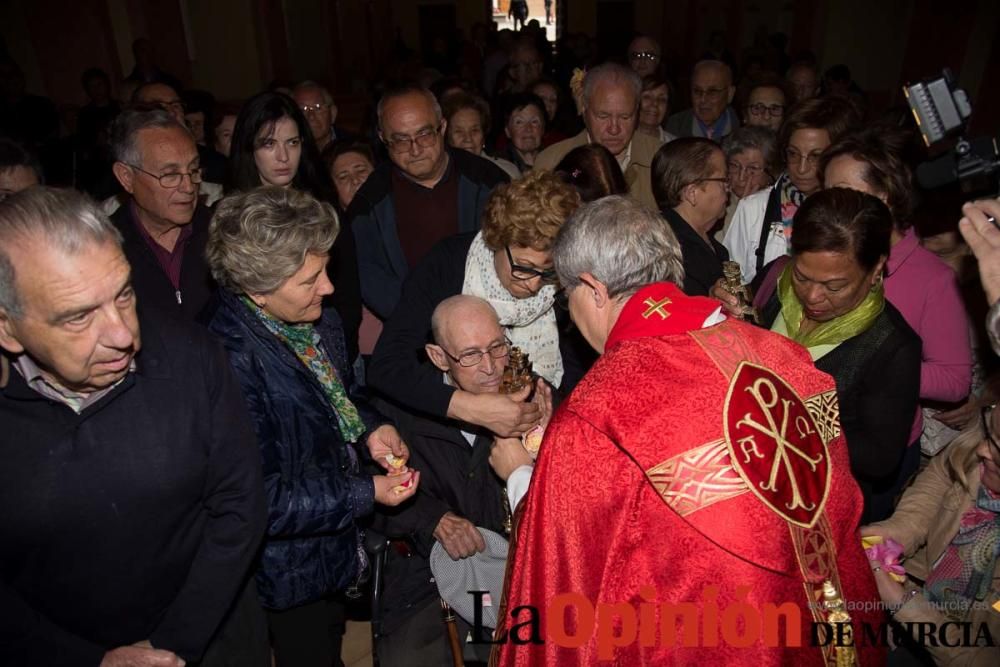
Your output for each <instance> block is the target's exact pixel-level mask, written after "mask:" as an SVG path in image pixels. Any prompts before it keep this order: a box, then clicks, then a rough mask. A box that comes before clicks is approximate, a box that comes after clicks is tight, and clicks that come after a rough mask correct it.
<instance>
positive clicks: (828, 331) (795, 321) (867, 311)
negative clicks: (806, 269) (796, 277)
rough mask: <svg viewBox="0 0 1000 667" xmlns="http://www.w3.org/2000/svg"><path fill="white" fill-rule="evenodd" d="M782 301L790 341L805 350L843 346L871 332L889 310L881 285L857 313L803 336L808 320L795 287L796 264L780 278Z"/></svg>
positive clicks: (836, 319) (867, 297)
mask: <svg viewBox="0 0 1000 667" xmlns="http://www.w3.org/2000/svg"><path fill="white" fill-rule="evenodd" d="M778 300H779V301H780V302H781V316H782V317H783V318H784V320H785V326H786V327H788V337H789V338H791V339H792V340H794V341H795V342H796V343H799V344H800V345H802V346H804V347H815V346H817V345H839V344H840V343H843V342H844V341H845V340H847V339H848V338H854V337H855V336H857V335H858V334H860V333H863V332H865V331H867V330H868V328H869V327H871V325H872V323H873V322H875V318H877V317H878V316H879V315H881V314H882V310H883V309H884V308H885V290H884V288H883V287H882V282H881V281H879V283H878V284H877V285H876V286H875V287H874V288H872V289H871V291H869V292H868V295H867V296H866V297H865V299H864V301H862V302H861V303H860V304H858V306H857V307H856V308H855V309H854V310H852V311H851V312H849V313H846V314H844V315H841V316H840V317H835V318H834V319H832V320H830V321H829V322H823V323H821V324H817V325H816V327H815V328H813V330H812V331H810V332H809V333H807V334H803V333H800V330H801V327H802V320H803V319H804V316H803V312H802V304H801V303H800V302H799V299H798V297H796V296H795V289H794V288H793V287H792V263H791V262H789V263H788V266H786V267H785V268H784V270H783V271H782V272H781V276H780V277H779V278H778Z"/></svg>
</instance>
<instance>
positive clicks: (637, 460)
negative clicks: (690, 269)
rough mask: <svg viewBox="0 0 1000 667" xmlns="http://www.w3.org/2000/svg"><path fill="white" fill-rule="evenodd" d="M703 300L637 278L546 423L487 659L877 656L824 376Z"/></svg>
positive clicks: (870, 585) (871, 585) (671, 661)
mask: <svg viewBox="0 0 1000 667" xmlns="http://www.w3.org/2000/svg"><path fill="white" fill-rule="evenodd" d="M718 305H719V304H718V302H717V301H714V300H711V299H707V298H701V297H688V296H685V295H684V294H683V293H682V292H681V291H680V290H679V289H677V287H675V286H674V285H672V284H668V283H658V284H655V285H650V286H648V287H646V288H643V289H642V290H641V291H640V292H638V293H637V294H635V295H634V296H633V297H632V298H631V299H630V300H629V301H628V303H627V304H626V305H625V307H624V309H623V310H622V312H621V315H620V317H619V319H618V322H617V323H616V325H615V327H614V329H613V330H612V332H611V335H610V337H609V339H608V342H607V345H606V346H605V354H604V355H603V356H602V357H601V359H600V360H599V361H598V362H597V363H596V364H595V365H594V367H593V368H592V369H591V371H590V372H589V373H588V374H587V376H586V377H585V378H584V379H583V381H582V382H581V383H580V384H579V385H578V386H577V387H576V389H575V391H574V392H573V394H572V395H571V396H570V397H569V399H568V400H567V401H566V402H565V403H564V404H563V405H562V406H561V408H560V409H559V411H558V412H557V413H556V415H555V416H554V418H553V420H552V422H551V424H550V425H549V427H548V430H547V431H546V434H545V441H544V443H543V444H542V448H541V453H540V455H539V457H538V461H537V464H536V466H535V471H534V476H533V478H532V481H531V488H530V490H529V491H528V494H527V496H526V497H525V499H524V500H523V501H522V502H521V505H520V506H519V508H518V509H519V515H518V519H519V520H518V523H517V526H516V529H515V540H514V543H513V549H512V552H513V558H512V560H511V562H510V563H509V569H508V578H507V585H506V593H507V594H506V601H505V605H504V606H505V609H504V610H503V613H502V615H501V619H500V622H501V627H500V628H499V631H498V638H500V639H501V640H504V639H505V642H504V643H503V644H501V645H499V646H497V647H496V649H495V650H494V656H493V657H494V660H493V662H494V664H501V665H559V666H560V667H564V666H567V665H591V664H597V663H601V664H616V665H628V666H629V667H631V666H634V665H753V666H754V667H766V666H769V665H774V666H777V665H835V664H837V660H838V657H839V659H840V660H842V661H844V662H843V664H862V665H868V664H871V665H881V664H883V663H884V650H883V649H882V648H880V647H873V646H872V644H873V643H874V642H873V641H871V640H870V639H869V640H867V641H866V638H865V637H864V636H863V635H864V633H865V631H864V630H863V629H862V623H867V624H868V625H869V626H870V627H871V628H872V630H871V631H869V634H872V633H873V631H874V630H876V629H877V628H878V625H879V623H880V621H881V618H882V613H881V612H880V611H879V610H878V609H877V608H876V607H877V603H878V599H879V598H878V593H877V591H876V588H875V582H874V579H873V577H872V574H871V571H870V569H869V565H868V562H867V560H866V558H865V555H864V552H863V551H862V549H861V538H860V536H859V535H858V531H857V526H858V521H859V518H860V516H861V508H862V500H861V493H860V491H859V489H858V486H857V484H856V483H855V482H854V480H853V478H852V477H851V473H850V467H849V464H848V457H847V448H846V444H845V442H844V439H843V436H842V435H841V432H840V425H839V421H838V407H837V400H836V394H835V386H834V383H833V380H832V379H831V378H830V377H829V376H828V375H826V374H824V373H822V372H820V371H818V370H816V368H815V367H814V366H813V363H812V361H811V359H810V357H809V355H808V353H807V352H806V350H805V349H804V348H802V347H800V346H799V345H797V344H795V343H793V342H791V341H790V340H788V339H787V338H784V337H782V336H779V335H776V334H773V333H771V332H769V331H765V330H763V329H760V328H757V327H754V326H752V325H749V324H745V323H743V322H740V321H735V320H732V319H729V320H726V321H724V322H722V323H721V324H716V325H713V326H710V327H707V328H702V327H703V323H704V322H705V321H706V319H707V318H708V317H709V316H710V315H711V314H712V313H713V312H714V311H715V310H716V309H717V308H718ZM824 586H826V591H827V595H829V597H824ZM836 598H839V599H841V600H843V601H844V602H845V603H846V604H845V605H844V607H843V609H842V610H841V611H842V612H846V614H848V615H849V616H850V619H851V622H850V623H847V622H844V621H843V617H842V616H841V617H838V616H836V611H837V610H831V609H830V606H831V605H832V604H833V601H834V599H836ZM824 600H828V601H830V602H829V603H828V604H825V603H824ZM838 619H839V620H840V623H839V624H832V623H831V625H830V626H828V627H827V626H823V625H816V626H815V629H814V624H816V623H822V622H830V621H836V620H838ZM831 628H832V629H833V634H832V635H831V633H830V631H829V630H830V629H831ZM838 630H839V632H840V636H841V637H842V638H844V639H843V640H842V641H841V643H843V644H846V643H847V642H848V641H853V643H854V644H855V648H854V650H853V651H852V650H850V649H846V648H845V649H834V648H833V647H832V645H831V646H826V647H820V646H817V644H821V643H830V644H833V643H836V642H837V632H838ZM813 632H816V633H817V638H818V640H819V641H815V640H813V638H812V637H811V635H812V633H813ZM852 633H853V636H851V634H852ZM532 640H534V641H532ZM538 640H541V643H538ZM519 642H520V643H519ZM525 642H526V643H525ZM607 661H611V662H607Z"/></svg>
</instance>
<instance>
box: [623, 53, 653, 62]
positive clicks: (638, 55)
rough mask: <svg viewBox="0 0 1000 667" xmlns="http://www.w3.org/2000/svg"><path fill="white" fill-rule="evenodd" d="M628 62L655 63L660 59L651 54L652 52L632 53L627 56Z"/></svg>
mask: <svg viewBox="0 0 1000 667" xmlns="http://www.w3.org/2000/svg"><path fill="white" fill-rule="evenodd" d="M628 57H629V60H651V61H654V62H655V61H657V60H659V59H660V54H658V53H653V52H652V51H633V52H632V53H630V54H628Z"/></svg>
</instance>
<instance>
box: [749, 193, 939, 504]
mask: <svg viewBox="0 0 1000 667" xmlns="http://www.w3.org/2000/svg"><path fill="white" fill-rule="evenodd" d="M891 233H892V214H891V213H890V212H889V209H888V208H886V206H885V204H883V203H882V202H881V201H880V200H879V199H877V198H876V197H873V196H871V195H868V194H864V193H862V192H857V191H854V190H848V189H845V188H832V189H829V190H823V191H821V192H818V193H816V194H815V195H813V196H812V197H810V198H809V199H807V200H806V201H805V202H804V203H803V204H802V206H801V207H800V208H799V210H798V212H797V213H796V214H795V234H794V235H793V236H792V246H791V251H792V255H791V258H790V260H789V261H788V263H787V264H786V265H785V267H784V269H782V271H781V274H780V276H779V278H778V284H777V289H776V290H775V293H774V295H773V296H772V297H771V298H770V299H769V300H768V301H767V303H766V304H765V305H764V306H763V308H762V312H761V320H762V323H763V324H764V325H765V326H767V327H768V328H770V329H771V330H772V331H775V332H777V333H780V334H782V335H784V336H787V337H788V338H791V339H792V340H794V341H796V342H798V343H801V344H802V345H803V346H804V347H805V348H806V349H808V350H809V354H810V355H811V356H812V358H813V361H814V362H815V363H816V367H817V368H819V369H820V370H822V371H825V372H827V373H829V374H830V375H832V376H833V379H834V381H835V382H836V383H837V398H838V402H839V410H840V423H841V426H842V428H843V429H844V434H845V436H846V437H847V447H848V450H849V453H850V459H851V470H852V472H853V473H854V477H855V479H857V480H858V484H859V485H860V486H861V490H862V493H863V494H864V497H865V512H864V515H863V517H862V519H863V521H865V522H866V523H867V522H871V521H878V520H880V519H884V518H886V517H888V516H889V515H890V514H891V513H892V508H893V498H891V497H890V495H889V494H888V493H887V492H888V491H889V489H890V488H891V486H892V483H893V481H894V480H895V472H896V471H897V469H898V467H899V466H900V464H901V462H902V457H903V453H904V452H905V449H906V446H907V445H908V444H909V435H910V426H911V425H912V422H913V413H914V410H916V405H917V396H918V393H919V390H920V356H921V355H920V352H921V342H920V337H919V336H917V334H915V333H914V332H913V330H912V329H911V328H910V327H909V325H908V324H907V323H906V320H904V319H903V316H902V315H900V314H899V311H898V310H896V309H895V308H894V307H893V306H892V304H890V303H889V302H888V301H886V299H885V293H884V288H883V285H882V279H883V272H884V269H885V263H886V258H887V257H888V256H889V237H890V234H891Z"/></svg>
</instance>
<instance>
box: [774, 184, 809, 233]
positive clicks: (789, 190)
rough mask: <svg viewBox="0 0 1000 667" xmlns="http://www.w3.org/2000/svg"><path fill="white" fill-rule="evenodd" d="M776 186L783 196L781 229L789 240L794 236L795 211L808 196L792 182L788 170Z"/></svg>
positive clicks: (781, 201) (781, 200)
mask: <svg viewBox="0 0 1000 667" xmlns="http://www.w3.org/2000/svg"><path fill="white" fill-rule="evenodd" d="M774 187H776V188H777V189H778V194H779V195H780V197H781V199H780V203H781V230H782V232H784V234H785V240H786V241H789V240H791V238H792V219H793V218H794V217H795V212H796V211H798V210H799V206H802V202H804V201H805V200H806V196H805V195H804V194H802V191H801V190H799V189H798V188H797V187H795V185H794V184H792V179H791V178H789V177H788V172H787V171H786V172H785V173H783V174H782V175H781V176H779V177H778V181H777V183H775V184H774Z"/></svg>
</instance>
